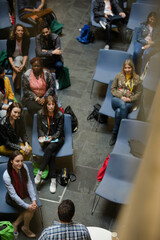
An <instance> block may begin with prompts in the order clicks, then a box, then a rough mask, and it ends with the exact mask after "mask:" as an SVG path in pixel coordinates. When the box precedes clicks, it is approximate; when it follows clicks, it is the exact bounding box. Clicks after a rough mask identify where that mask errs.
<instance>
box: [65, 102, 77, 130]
mask: <svg viewBox="0 0 160 240" xmlns="http://www.w3.org/2000/svg"><path fill="white" fill-rule="evenodd" d="M64 113H67V114H70V115H71V121H72V132H76V131H77V129H78V119H77V117H76V115H75V114H74V112H73V110H72V108H71V106H69V105H68V106H67V107H66V108H65V110H64Z"/></svg>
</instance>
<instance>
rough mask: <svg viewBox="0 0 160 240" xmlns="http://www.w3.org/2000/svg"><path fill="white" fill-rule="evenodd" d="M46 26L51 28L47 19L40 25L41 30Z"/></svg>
mask: <svg viewBox="0 0 160 240" xmlns="http://www.w3.org/2000/svg"><path fill="white" fill-rule="evenodd" d="M44 28H47V29H50V26H49V25H48V23H47V22H45V21H44V22H43V23H42V24H41V26H40V31H41V32H42V30H43V29H44Z"/></svg>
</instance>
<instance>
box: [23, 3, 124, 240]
mask: <svg viewBox="0 0 160 240" xmlns="http://www.w3.org/2000/svg"><path fill="white" fill-rule="evenodd" d="M47 4H48V7H51V8H52V9H53V10H54V12H55V13H56V15H57V18H58V21H60V22H61V23H64V29H63V35H62V37H61V41H62V50H63V56H64V61H65V65H66V66H68V67H69V70H70V77H71V87H69V88H67V89H65V90H61V91H59V99H60V102H61V104H62V106H63V108H65V107H66V106H67V105H71V107H72V108H73V111H74V112H75V114H76V116H77V118H78V121H79V128H78V131H77V132H76V133H74V134H73V148H74V161H75V174H76V176H77V181H75V182H73V183H70V184H69V186H68V187H67V188H63V187H62V186H59V185H58V187H57V192H56V194H54V195H52V194H50V193H49V182H48V181H47V182H46V183H45V184H44V185H43V187H42V188H41V190H40V192H39V196H40V198H41V199H42V204H43V207H42V212H43V220H44V226H45V227H47V226H49V225H51V224H52V223H53V220H58V217H57V207H58V204H59V202H60V201H61V200H62V199H67V198H69V199H72V200H73V202H74V203H75V207H76V214H75V217H74V220H75V221H77V222H81V223H83V224H85V225H86V226H98V227H102V228H106V229H108V230H111V231H113V230H114V228H115V225H116V215H117V211H118V209H119V206H118V205H116V204H114V203H111V202H109V201H107V200H105V199H101V200H100V202H99V204H98V206H97V208H96V211H95V213H94V215H91V208H92V204H93V199H94V191H95V189H96V187H97V185H98V181H97V180H96V177H97V173H98V170H99V168H100V167H101V166H102V164H103V162H104V160H105V158H106V157H107V156H108V154H110V152H111V151H112V147H110V146H109V139H110V136H111V131H112V127H113V120H112V119H109V120H108V123H107V124H99V125H97V122H96V121H95V120H90V121H87V116H88V115H89V113H91V111H92V109H93V105H94V104H95V103H100V104H101V103H102V102H103V100H104V97H105V93H106V86H105V85H103V84H99V83H95V86H94V90H93V94H92V98H90V91H91V83H92V78H93V75H94V71H95V67H96V62H97V56H98V51H99V49H100V48H103V47H104V45H105V43H104V38H105V35H104V32H103V30H101V29H95V36H96V40H95V42H94V43H90V44H88V45H83V44H81V43H79V42H78V41H77V40H76V37H78V36H79V35H80V32H79V28H81V27H83V26H84V24H88V23H89V21H90V5H91V0H81V1H76V0H65V1H63V0H54V1H53V0H48V1H47ZM127 46H128V44H124V43H122V41H121V38H120V37H119V34H118V33H117V32H113V44H112V48H114V49H121V50H126V49H127ZM25 116H26V122H27V124H28V126H27V132H28V135H29V137H30V138H31V133H32V129H31V120H30V119H28V115H27V114H26V115H25ZM96 127H98V128H97V131H96ZM38 216H39V215H38V213H36V215H35V217H34V218H33V220H32V226H31V229H32V230H33V231H34V232H35V233H36V234H37V239H38V236H39V235H40V233H41V231H42V228H41V224H40V220H39V217H38ZM20 239H24V240H25V239H27V238H26V237H24V235H23V234H22V233H21V234H20Z"/></svg>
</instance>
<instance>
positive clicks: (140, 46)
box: [133, 12, 160, 74]
mask: <svg viewBox="0 0 160 240" xmlns="http://www.w3.org/2000/svg"><path fill="white" fill-rule="evenodd" d="M159 51H160V29H159V26H158V19H157V14H156V12H150V13H149V15H148V17H147V21H146V22H144V23H141V24H140V26H139V28H138V33H137V40H136V42H135V45H134V52H133V62H134V65H135V69H136V73H137V74H142V73H143V71H144V68H145V66H146V63H147V62H148V61H149V59H150V58H151V56H153V55H154V54H156V53H157V52H159Z"/></svg>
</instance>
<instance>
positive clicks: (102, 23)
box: [99, 21, 107, 29]
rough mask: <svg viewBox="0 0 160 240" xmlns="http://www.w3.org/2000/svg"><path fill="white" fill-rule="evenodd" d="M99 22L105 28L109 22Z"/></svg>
mask: <svg viewBox="0 0 160 240" xmlns="http://www.w3.org/2000/svg"><path fill="white" fill-rule="evenodd" d="M99 24H100V25H101V27H102V28H103V29H106V26H107V23H106V22H105V21H99Z"/></svg>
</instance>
